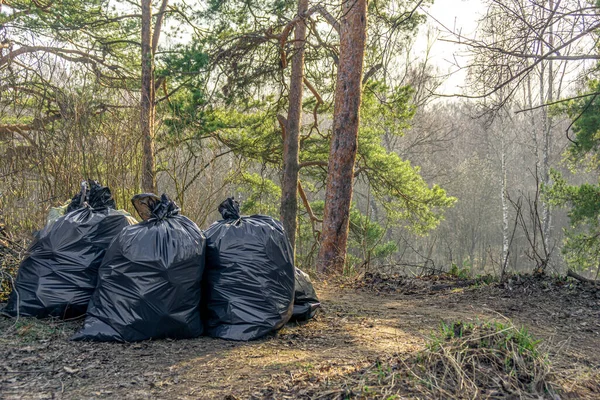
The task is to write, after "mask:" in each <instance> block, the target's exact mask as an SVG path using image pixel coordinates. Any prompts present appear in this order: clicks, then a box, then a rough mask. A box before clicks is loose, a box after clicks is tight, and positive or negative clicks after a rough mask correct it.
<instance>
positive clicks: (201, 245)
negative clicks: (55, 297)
mask: <svg viewBox="0 0 600 400" xmlns="http://www.w3.org/2000/svg"><path fill="white" fill-rule="evenodd" d="M132 202H133V204H134V206H135V207H136V210H138V213H139V214H140V216H142V217H143V218H144V217H147V219H146V220H145V221H144V222H141V223H139V224H137V225H134V226H130V227H128V228H125V229H123V230H122V231H121V233H120V234H119V235H118V236H117V238H116V239H115V240H114V241H113V243H112V244H111V246H110V247H109V249H108V251H107V253H106V256H105V258H104V261H103V262H102V265H101V266H100V269H99V271H98V286H97V288H96V291H95V292H94V295H93V296H92V299H91V301H90V305H89V308H88V311H87V317H86V320H85V324H84V326H83V328H82V329H81V331H79V332H78V333H77V334H75V336H73V337H72V340H94V341H119V342H133V341H139V340H145V339H150V338H152V339H159V338H174V339H184V338H193V337H197V336H200V335H201V334H202V322H201V318H200V300H201V280H202V274H203V271H204V261H205V246H206V241H205V239H204V235H203V234H202V232H201V231H200V229H199V228H198V227H197V226H196V224H195V223H194V222H192V221H190V220H189V219H188V218H186V217H184V216H182V215H179V208H178V207H177V206H176V205H175V203H174V202H172V201H170V200H169V198H168V197H167V196H166V195H164V194H163V195H162V197H161V198H159V197H158V196H155V195H153V194H142V195H137V196H135V197H134V198H133V199H132Z"/></svg>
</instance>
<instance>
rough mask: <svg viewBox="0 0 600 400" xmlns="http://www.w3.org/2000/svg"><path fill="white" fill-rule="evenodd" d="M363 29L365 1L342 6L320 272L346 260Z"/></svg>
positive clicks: (340, 268) (336, 267)
mask: <svg viewBox="0 0 600 400" xmlns="http://www.w3.org/2000/svg"><path fill="white" fill-rule="evenodd" d="M366 27H367V1H366V0H356V1H343V3H342V20H341V29H340V31H341V32H340V58H339V64H338V74H337V82H336V88H335V103H334V115H333V134H332V138H331V148H330V151H329V165H328V172H327V190H326V192H325V211H324V216H323V232H322V236H321V237H322V242H321V248H320V249H319V256H318V258H317V269H318V271H319V272H321V273H323V272H327V273H328V272H342V271H343V268H344V263H345V261H346V245H347V241H348V224H349V214H350V203H351V201H352V186H353V182H354V162H355V160H356V151H357V147H358V127H359V120H360V116H359V110H360V102H361V95H362V90H361V89H362V86H361V82H362V74H363V64H364V55H365V42H366Z"/></svg>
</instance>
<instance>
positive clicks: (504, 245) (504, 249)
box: [500, 133, 508, 276]
mask: <svg viewBox="0 0 600 400" xmlns="http://www.w3.org/2000/svg"><path fill="white" fill-rule="evenodd" d="M501 140H502V145H501V146H502V149H501V152H502V154H501V164H502V167H501V168H502V179H501V185H500V187H501V190H502V193H501V196H502V264H501V268H502V276H504V273H505V272H506V271H505V270H504V269H505V268H506V266H507V265H508V262H507V258H508V198H507V194H508V187H507V180H506V177H507V174H506V140H505V138H504V133H502V138H501Z"/></svg>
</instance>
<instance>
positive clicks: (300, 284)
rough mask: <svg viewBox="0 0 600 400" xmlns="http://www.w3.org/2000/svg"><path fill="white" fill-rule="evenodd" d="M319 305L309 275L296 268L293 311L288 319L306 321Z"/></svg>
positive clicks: (312, 315) (313, 314) (311, 316)
mask: <svg viewBox="0 0 600 400" xmlns="http://www.w3.org/2000/svg"><path fill="white" fill-rule="evenodd" d="M320 307H321V303H320V302H319V298H318V297H317V293H316V292H315V288H314V287H313V284H312V282H311V281H310V277H309V276H308V274H307V273H305V272H304V271H302V270H300V269H298V268H296V284H295V290H294V311H293V312H292V317H291V318H290V321H308V320H309V319H312V318H313V317H314V316H315V314H316V313H317V310H318V309H319V308H320Z"/></svg>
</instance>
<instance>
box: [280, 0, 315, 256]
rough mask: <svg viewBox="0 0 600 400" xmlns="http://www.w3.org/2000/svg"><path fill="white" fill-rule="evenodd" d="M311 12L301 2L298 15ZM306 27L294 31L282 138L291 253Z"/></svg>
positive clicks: (284, 207) (285, 218) (283, 210)
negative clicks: (286, 114)
mask: <svg viewBox="0 0 600 400" xmlns="http://www.w3.org/2000/svg"><path fill="white" fill-rule="evenodd" d="M307 10H308V0H298V15H300V16H302V15H304V14H305V13H306V11H307ZM305 41H306V24H305V21H304V19H300V21H298V23H297V24H296V26H295V28H294V55H293V56H292V61H291V64H292V75H291V78H290V94H289V109H288V116H287V123H286V127H285V135H284V137H283V182H282V185H281V209H280V211H281V221H282V223H283V227H284V228H285V230H286V232H287V235H288V238H289V240H290V244H291V245H292V249H294V252H295V249H296V227H297V225H298V217H297V215H298V171H299V170H300V168H299V166H298V164H299V155H298V153H299V147H300V145H299V138H300V125H301V121H302V94H303V89H304V87H303V85H304V84H303V78H304V42H305Z"/></svg>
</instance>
